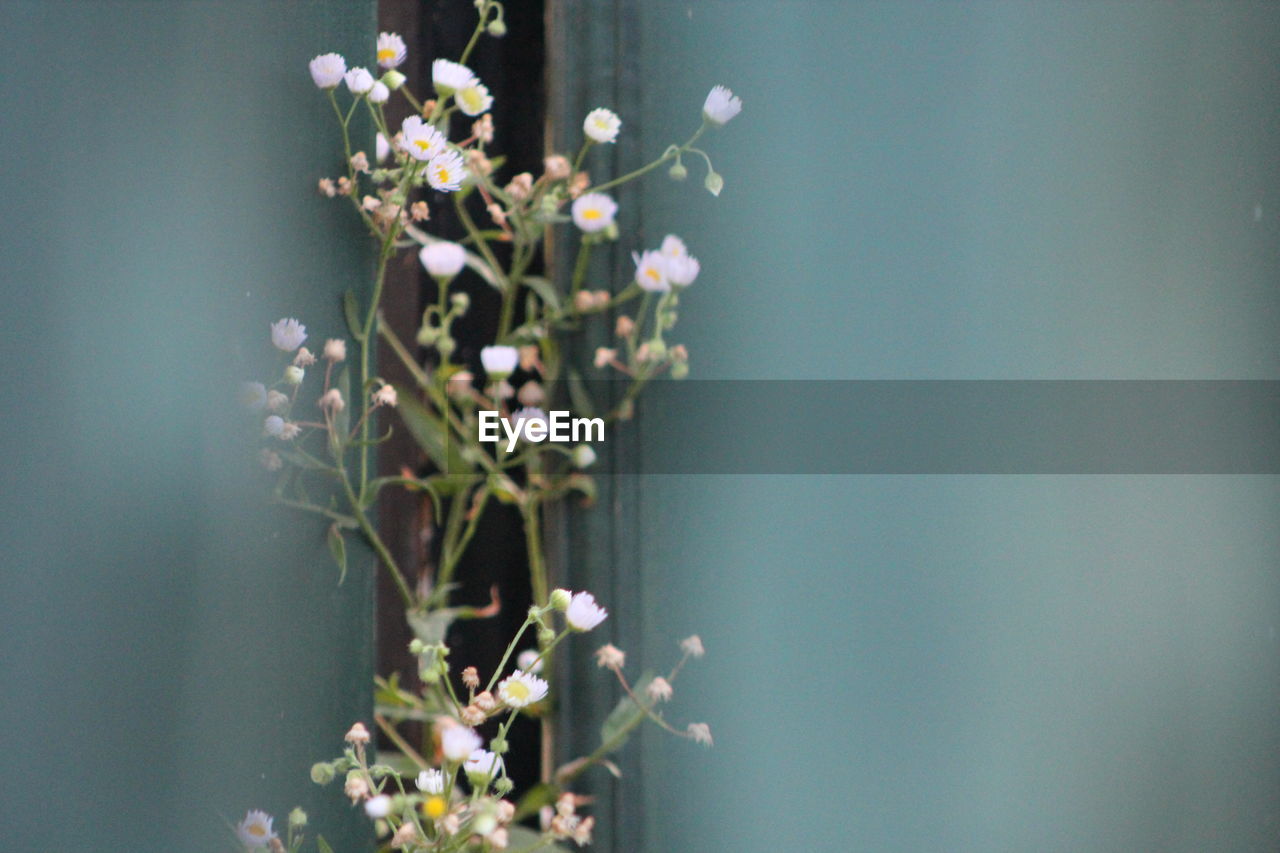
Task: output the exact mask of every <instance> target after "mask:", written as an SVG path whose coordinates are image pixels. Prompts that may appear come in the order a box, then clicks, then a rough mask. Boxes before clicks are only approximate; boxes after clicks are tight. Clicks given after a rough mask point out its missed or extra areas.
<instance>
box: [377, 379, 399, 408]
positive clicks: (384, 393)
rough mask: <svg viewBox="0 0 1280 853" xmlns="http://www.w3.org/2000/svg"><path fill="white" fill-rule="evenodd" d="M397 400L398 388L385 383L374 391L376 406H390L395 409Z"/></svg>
mask: <svg viewBox="0 0 1280 853" xmlns="http://www.w3.org/2000/svg"><path fill="white" fill-rule="evenodd" d="M397 402H398V401H397V399H396V389H395V388H392V387H391V386H390V385H383V386H382V387H381V388H379V389H378V390H377V391H374V392H373V404H374V405H375V406H390V407H391V408H393V409H394V408H395V407H396V403H397Z"/></svg>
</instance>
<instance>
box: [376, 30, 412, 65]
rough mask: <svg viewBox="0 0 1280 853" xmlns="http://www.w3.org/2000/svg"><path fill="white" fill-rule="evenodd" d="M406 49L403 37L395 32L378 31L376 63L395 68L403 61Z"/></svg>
mask: <svg viewBox="0 0 1280 853" xmlns="http://www.w3.org/2000/svg"><path fill="white" fill-rule="evenodd" d="M407 54H408V51H407V50H406V49H405V46H404V39H402V38H400V36H399V35H397V34H396V33H378V64H379V65H381V66H382V67H383V68H395V67H396V66H397V65H399V64H400V63H401V62H404V58H405V56H406V55H407Z"/></svg>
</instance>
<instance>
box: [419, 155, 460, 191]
mask: <svg viewBox="0 0 1280 853" xmlns="http://www.w3.org/2000/svg"><path fill="white" fill-rule="evenodd" d="M466 177H467V170H466V168H464V167H463V165H462V155H461V154H459V153H458V152H457V151H443V152H441V153H439V154H437V155H436V156H434V157H432V158H431V161H430V162H429V163H427V183H428V184H430V185H431V187H432V189H437V190H440V191H441V192H457V191H458V190H459V189H461V188H462V182H463V180H465V179H466Z"/></svg>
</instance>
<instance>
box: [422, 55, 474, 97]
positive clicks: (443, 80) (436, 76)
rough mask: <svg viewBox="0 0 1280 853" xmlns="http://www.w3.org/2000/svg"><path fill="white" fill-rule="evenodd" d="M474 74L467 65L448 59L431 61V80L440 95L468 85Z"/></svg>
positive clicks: (448, 93)
mask: <svg viewBox="0 0 1280 853" xmlns="http://www.w3.org/2000/svg"><path fill="white" fill-rule="evenodd" d="M475 76H476V75H475V74H474V73H472V71H471V69H470V68H468V67H467V66H465V65H460V64H458V63H457V62H450V61H449V60H448V59H437V60H436V61H435V62H432V63H431V82H432V84H434V85H435V87H436V91H437V92H439V93H440V94H441V95H452V94H453V93H454V92H456V91H458V90H459V89H461V88H463V87H465V86H467V85H469V84H470V83H471V81H472V80H474V79H475Z"/></svg>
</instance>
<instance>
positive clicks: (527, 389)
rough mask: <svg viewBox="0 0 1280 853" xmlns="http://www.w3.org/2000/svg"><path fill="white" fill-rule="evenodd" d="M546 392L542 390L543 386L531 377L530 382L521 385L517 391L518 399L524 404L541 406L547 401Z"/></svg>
mask: <svg viewBox="0 0 1280 853" xmlns="http://www.w3.org/2000/svg"><path fill="white" fill-rule="evenodd" d="M546 398H547V395H546V392H544V391H543V390H542V386H541V385H539V384H538V383H537V382H534V381H533V380H532V379H530V380H529V381H528V382H526V383H524V384H523V385H521V386H520V390H519V391H517V392H516V399H517V400H519V401H520V405H522V406H540V405H542V404H543V403H544V402H545V401H546Z"/></svg>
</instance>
